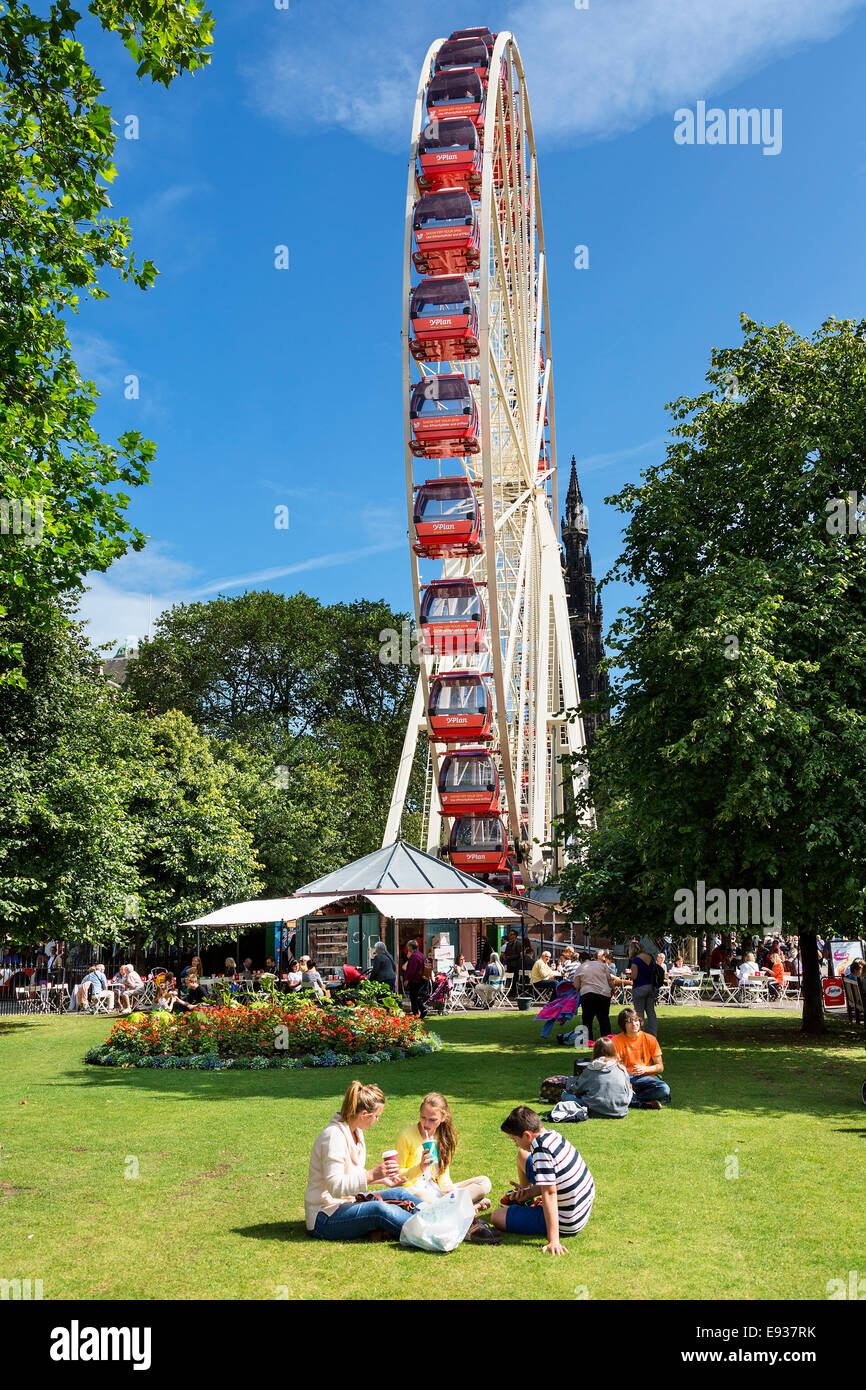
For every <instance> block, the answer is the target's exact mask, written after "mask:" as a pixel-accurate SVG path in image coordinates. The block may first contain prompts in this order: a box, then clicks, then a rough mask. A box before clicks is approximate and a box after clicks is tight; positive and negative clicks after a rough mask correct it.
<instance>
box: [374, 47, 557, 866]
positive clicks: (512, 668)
mask: <svg viewBox="0 0 866 1390" xmlns="http://www.w3.org/2000/svg"><path fill="white" fill-rule="evenodd" d="M403 305H404V308H403V413H404V430H405V456H406V497H407V504H408V518H409V536H410V545H411V569H412V586H413V592H414V602H415V620H416V625H417V630H418V638H419V640H418V644H417V648H416V651H417V653H418V659H419V677H418V683H417V688H416V691H415V698H414V701H413V705H412V710H411V714H410V718H409V724H408V727H407V730H406V736H405V739H404V743H403V751H402V756H401V760H400V765H399V769H398V773H397V778H396V782H395V786H394V793H393V796H392V800H391V807H390V812H389V816H388V823H387V827H386V830H385V837H384V841H383V843H386V844H387V843H391V842H392V841H393V840H394V839H396V838H397V837H398V835H399V833H400V823H401V820H402V817H403V813H404V808H405V803H406V797H407V792H408V789H409V784H410V778H411V773H412V768H413V764H414V762H415V759H416V756H418V755H419V747H420V748H421V750H422V751H421V754H420V756H422V757H424V758H425V761H426V776H425V791H424V817H423V826H422V847H424V848H426V849H427V850H428V851H429V852H430V853H433V854H438V853H443V854H448V855H449V856H450V858H451V862H452V864H454V865H455V866H456V867H458V868H460V869H464V870H466V871H468V872H470V873H472V874H475V875H476V876H479V877H483V878H486V879H487V880H488V881H489V882H490V883H492V884H494V885H495V886H497V887H504V888H506V889H508V890H512V889H514V888H519V887H521V886H522V884H521V880H523V881H524V882H525V881H526V880H530V881H532V882H540V881H541V880H543V879H544V878H545V877H546V876H547V874H548V873H549V871H550V869H551V867H552V864H551V859H550V857H549V851H548V852H547V853H545V852H544V846H545V845H546V842H548V841H549V840H550V838H551V831H552V824H553V820H554V818H555V817H556V816H557V815H558V814H559V813H560V812H561V811H562V810H563V809H564V804H565V799H566V797H567V796H568V795H569V788H570V787H571V788H573V789H576V787H575V784H574V782H573V780H572V773H571V771H570V770H568V768H569V767H570V764H569V765H567V767H566V769H565V770H564V769H563V763H562V761H561V760H562V758H563V756H564V755H566V754H569V753H575V752H577V751H578V750H579V749H581V748H582V747H583V745H584V732H583V727H582V723H581V721H580V720H579V719H575V718H573V717H572V718H568V717H567V715H566V711H568V710H574V709H575V707H576V706H577V705H578V704H579V699H580V697H579V692H578V684H577V673H576V668H575V661H574V652H573V648H572V642H571V631H570V627H569V619H568V608H567V601H566V593H565V585H564V581H563V572H562V559H561V554H560V548H559V542H558V539H557V534H556V528H555V525H554V520H553V518H554V516H555V515H556V514H557V492H556V441H555V436H554V413H553V382H552V374H551V353H550V331H549V322H548V296H547V275H546V266H545V257H544V233H543V227H542V218H541V199H540V193H539V184H538V170H537V165H536V158H535V144H534V140H533V133H532V119H531V115H530V109H529V100H528V96H527V91H526V80H525V77H524V72H523V64H522V62H521V59H520V53H519V50H518V47H517V44H516V42H515V40H514V38H513V36H512V35H511V34H510V33H500V34H498V35H494V34H492V33H491V32H490V30H489V29H485V28H478V29H463V30H456V31H455V32H454V33H453V34H451V36H450V37H449V38H448V39H438V40H437V41H436V42H435V43H433V44H432V45H431V47H430V49H429V51H428V53H427V57H426V58H425V60H424V64H423V67H422V69H421V76H420V81H419V84H418V92H417V96H416V100H415V111H414V119H413V123H412V142H411V147H410V155H409V181H408V192H407V198H406V230H405V245H404V273H403ZM432 567H435V571H436V572H435V575H434V573H433V568H432ZM425 744H426V749H425V747H424V745H425ZM443 822H444V825H445V829H446V834H445V836H444V842H443Z"/></svg>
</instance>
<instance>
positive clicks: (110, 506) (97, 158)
mask: <svg viewBox="0 0 866 1390" xmlns="http://www.w3.org/2000/svg"><path fill="white" fill-rule="evenodd" d="M90 14H91V15H93V16H94V17H95V18H96V19H97V20H98V21H99V22H100V24H101V25H102V27H103V28H104V29H107V30H116V31H117V32H118V33H120V34H121V36H122V38H123V40H124V43H125V44H126V47H127V48H128V49H129V51H130V52H131V53H132V55H133V57H134V58H135V61H136V64H137V70H138V74H139V76H140V77H144V76H148V77H150V78H151V80H152V81H155V82H162V83H164V84H165V85H166V86H167V85H168V84H169V82H170V81H171V80H172V79H173V78H174V77H175V76H176V75H177V74H178V73H181V72H184V71H192V70H194V69H196V68H198V67H200V66H201V65H202V64H203V63H206V62H208V61H209V58H208V52H207V50H208V47H209V45H210V43H211V36H212V27H213V21H212V18H211V16H210V15H209V13H208V12H207V11H205V10H204V9H203V8H202V7H201V6H200V5H197V4H195V3H193V2H192V0H186V2H179V3H158V4H157V3H154V2H153V0H93V3H92V4H91V5H90ZM80 22H81V15H80V14H79V13H78V12H77V11H76V10H74V9H73V8H72V7H71V6H70V5H68V4H65V3H62V2H61V3H57V4H52V5H51V6H49V8H48V12H47V14H46V15H44V16H40V15H38V14H36V13H34V12H33V11H32V10H31V9H30V7H29V6H27V5H25V4H21V3H19V0H6V3H4V4H3V5H2V6H0V248H2V258H0V498H2V499H4V500H5V501H6V503H7V505H9V504H11V503H12V501H13V499H14V500H15V501H16V502H17V503H18V505H19V506H23V504H24V502H25V501H26V502H27V503H29V506H30V517H31V521H32V519H33V518H34V516H36V515H38V517H39V522H38V528H37V527H36V526H33V525H31V526H30V527H29V528H24V530H23V531H20V532H19V534H17V535H15V534H13V533H12V532H11V531H8V533H7V534H5V535H3V536H0V682H2V681H7V682H12V683H15V684H21V683H22V682H23V681H24V680H25V679H26V676H25V672H24V668H23V664H22V653H21V648H20V645H18V644H16V643H15V642H14V641H13V640H12V638H11V636H10V630H11V628H12V627H15V626H19V625H20V624H21V623H26V624H27V625H29V626H30V627H31V628H32V629H40V630H46V631H47V630H48V629H50V627H51V626H52V623H53V621H54V613H55V611H56V609H57V607H58V605H59V604H63V603H64V601H69V600H71V599H73V598H74V597H75V596H76V595H77V594H78V593H80V591H81V589H82V587H83V577H84V575H85V574H86V573H87V572H88V571H90V570H105V569H107V568H108V566H109V565H110V564H111V563H112V561H113V560H115V559H116V558H117V557H118V556H119V555H122V554H123V553H124V552H125V551H126V550H127V549H128V548H129V547H130V546H131V547H132V548H133V549H140V548H141V546H142V545H143V543H144V537H143V536H142V535H141V533H140V532H138V531H137V530H135V529H134V528H132V527H131V526H130V524H129V523H128V521H127V520H126V517H125V511H126V507H127V504H128V501H129V496H128V493H127V491H126V490H125V489H127V488H132V487H136V486H138V485H140V484H141V483H144V482H146V481H147V480H148V476H149V475H148V464H149V463H150V462H151V460H152V459H153V456H154V452H155V449H154V445H153V444H152V443H151V442H150V441H148V440H146V439H144V438H142V436H141V435H140V434H139V433H138V432H137V431H134V430H130V431H127V432H126V433H124V434H123V435H122V436H121V437H120V439H119V440H118V442H117V445H116V446H113V445H109V444H106V443H104V442H103V441H102V440H100V438H99V436H98V434H97V431H96V429H95V427H94V425H93V414H94V411H95V408H96V402H97V393H96V389H95V387H94V385H93V383H92V382H86V381H84V380H82V378H81V375H80V373H79V371H78V368H77V366H76V364H75V361H74V359H73V355H72V351H71V349H70V345H69V339H68V333H67V325H68V317H69V315H70V314H72V313H75V312H76V311H77V308H78V305H79V302H80V299H81V296H82V295H87V296H90V297H91V298H94V299H98V298H103V297H105V296H106V295H107V293H108V291H107V290H106V288H105V285H104V274H105V272H107V271H114V272H116V273H117V274H118V275H119V276H120V277H121V279H123V280H127V281H130V282H131V283H133V284H135V285H137V286H138V287H139V288H141V289H147V288H148V286H149V285H151V284H152V283H153V280H154V277H155V275H156V269H155V267H154V266H153V264H152V263H151V262H149V261H142V262H141V263H140V264H139V263H138V262H136V260H135V258H134V256H133V254H132V251H131V233H130V229H129V224H128V222H127V221H126V219H124V218H115V217H113V216H112V215H111V211H110V210H111V201H110V198H109V195H108V186H109V185H110V183H111V181H112V180H113V178H114V176H115V172H116V171H115V169H114V166H113V163H112V159H113V152H114V143H115V135H114V131H113V129H112V121H111V115H110V111H109V109H108V107H107V106H106V105H105V104H104V103H103V102H102V100H101V98H102V94H103V90H104V89H103V87H102V84H101V83H100V81H99V79H98V77H97V76H96V74H95V72H94V71H93V69H92V68H91V66H90V65H89V64H88V62H87V59H86V57H85V53H84V49H83V46H82V44H81V42H80V41H79V39H78V38H77V36H76V34H77V29H78V26H79V24H80ZM4 614H5V615H6V618H5V621H4V620H3V619H4Z"/></svg>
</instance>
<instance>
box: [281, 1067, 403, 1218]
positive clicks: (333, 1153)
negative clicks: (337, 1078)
mask: <svg viewBox="0 0 866 1390" xmlns="http://www.w3.org/2000/svg"><path fill="white" fill-rule="evenodd" d="M384 1108H385V1097H384V1095H383V1094H382V1092H381V1091H380V1090H379V1087H378V1086H362V1085H361V1083H360V1081H353V1082H352V1084H351V1086H350V1087H349V1089H348V1091H347V1092H346V1094H345V1096H344V1098H343V1104H342V1106H341V1108H340V1110H339V1112H338V1113H337V1114H335V1115H334V1117H333V1118H332V1120H331V1123H330V1124H329V1125H326V1126H325V1128H324V1129H323V1130H322V1132H321V1134H318V1135H317V1136H316V1139H315V1142H314V1144H313V1152H312V1153H311V1154H310V1171H309V1174H308V1176H307V1190H306V1192H305V1193H304V1213H305V1216H306V1222H307V1230H308V1231H310V1232H311V1234H312V1235H315V1236H318V1237H319V1238H320V1239H321V1240H356V1239H357V1238H358V1237H359V1236H366V1235H369V1233H370V1232H371V1231H385V1232H386V1234H387V1235H390V1236H392V1237H399V1235H400V1229H401V1227H402V1226H403V1223H404V1222H405V1221H408V1220H409V1217H410V1216H411V1212H410V1211H406V1210H404V1208H403V1207H400V1206H396V1205H392V1203H391V1202H389V1203H385V1202H383V1201H381V1199H379V1198H378V1194H376V1197H377V1200H375V1201H372V1202H358V1201H356V1200H355V1199H356V1197H358V1196H359V1195H360V1194H362V1193H366V1192H368V1191H369V1186H370V1183H376V1182H383V1183H385V1184H386V1186H388V1187H389V1188H390V1189H391V1190H390V1192H389V1193H388V1196H389V1197H390V1198H391V1199H392V1202H397V1201H406V1202H412V1203H413V1204H415V1203H416V1198H415V1196H414V1195H413V1193H411V1192H410V1191H409V1190H408V1189H407V1188H402V1187H397V1186H395V1183H396V1174H397V1157H396V1154H395V1156H394V1159H393V1161H392V1162H391V1163H389V1164H386V1163H385V1162H384V1160H383V1161H382V1162H381V1163H377V1164H376V1166H375V1168H369V1169H368V1168H367V1146H366V1144H365V1142H364V1134H365V1131H366V1130H368V1129H370V1127H371V1126H372V1125H374V1124H376V1122H377V1121H378V1119H379V1116H380V1115H381V1114H382V1111H383V1109H384ZM382 1195H384V1194H382Z"/></svg>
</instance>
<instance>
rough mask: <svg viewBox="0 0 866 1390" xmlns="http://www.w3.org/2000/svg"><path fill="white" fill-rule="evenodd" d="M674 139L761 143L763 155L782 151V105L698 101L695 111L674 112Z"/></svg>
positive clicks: (694, 142) (699, 142)
mask: <svg viewBox="0 0 866 1390" xmlns="http://www.w3.org/2000/svg"><path fill="white" fill-rule="evenodd" d="M674 140H675V141H676V143H677V144H678V145H762V146H763V153H764V154H781V152H782V108H781V107H780V106H776V107H774V108H773V109H772V110H771V109H770V108H769V107H768V106H765V107H763V108H762V109H761V110H760V111H759V110H758V108H757V106H751V107H749V108H746V107H745V106H739V107H731V108H730V110H728V111H724V110H723V109H722V107H721V106H711V107H710V109H709V110H707V103H706V102H705V101H699V102H698V103H697V105H696V108H695V110H694V111H692V109H691V107H689V106H681V107H680V108H679V109H678V110H677V111H675V112H674Z"/></svg>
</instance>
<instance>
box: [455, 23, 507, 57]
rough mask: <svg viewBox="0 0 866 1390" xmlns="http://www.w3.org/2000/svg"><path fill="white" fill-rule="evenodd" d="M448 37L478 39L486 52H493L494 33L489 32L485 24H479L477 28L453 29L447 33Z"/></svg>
mask: <svg viewBox="0 0 866 1390" xmlns="http://www.w3.org/2000/svg"><path fill="white" fill-rule="evenodd" d="M448 37H449V39H454V40H456V39H480V40H481V42H482V43H483V44H485V45H486V47H487V52H488V53H492V52H493V45H494V44H495V42H496V35H495V34H491V32H490V30H489V29H488V28H487V25H486V24H482V25H480V26H479V27H478V28H477V29H454V30H453V31H452V33H450V34H449V35H448Z"/></svg>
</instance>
